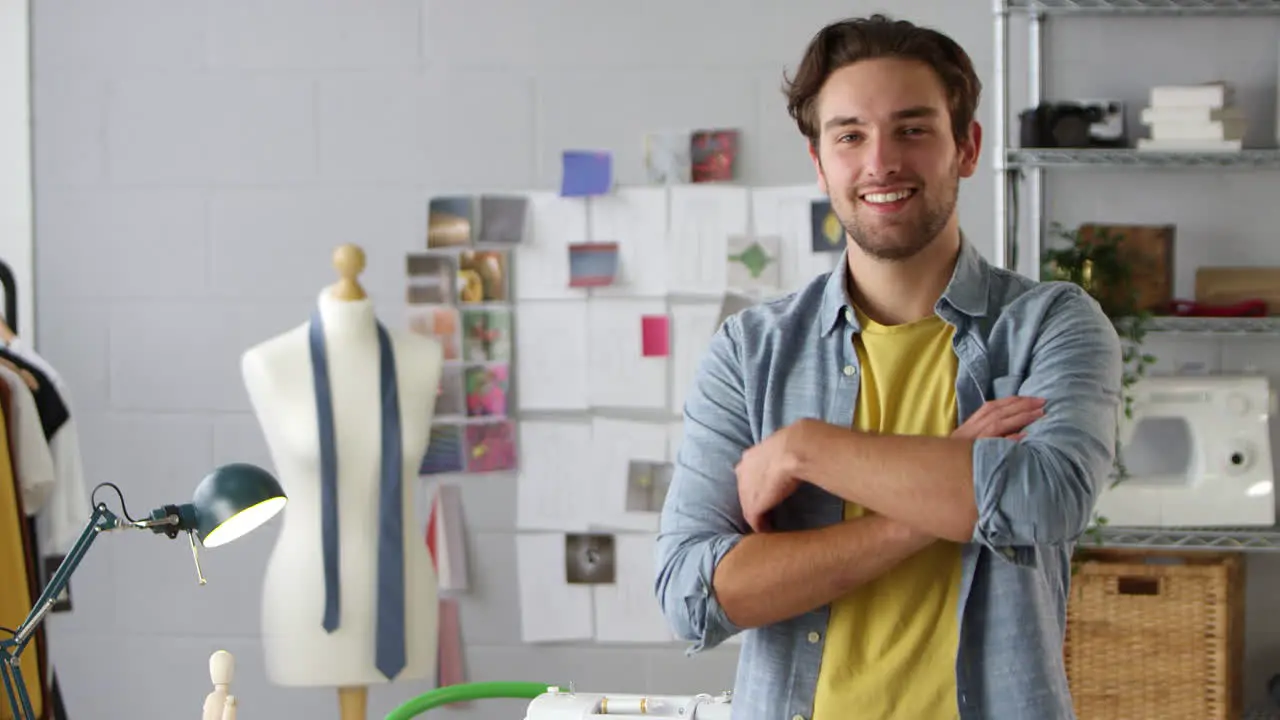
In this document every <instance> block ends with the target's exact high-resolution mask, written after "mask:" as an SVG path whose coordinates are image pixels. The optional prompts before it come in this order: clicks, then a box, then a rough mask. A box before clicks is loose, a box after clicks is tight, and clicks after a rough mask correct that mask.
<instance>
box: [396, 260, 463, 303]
mask: <svg viewBox="0 0 1280 720" xmlns="http://www.w3.org/2000/svg"><path fill="white" fill-rule="evenodd" d="M405 270H406V273H407V275H408V276H409V287H408V289H407V291H406V293H405V302H407V303H409V304H410V305H449V304H452V303H454V302H456V301H457V297H458V263H457V260H456V259H455V258H454V257H452V256H450V255H443V254H432V253H414V254H411V255H409V256H408V257H407V258H406V259H405Z"/></svg>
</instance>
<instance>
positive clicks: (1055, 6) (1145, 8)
mask: <svg viewBox="0 0 1280 720" xmlns="http://www.w3.org/2000/svg"><path fill="white" fill-rule="evenodd" d="M1003 9H1004V10H1005V11H1007V12H1022V13H1039V14H1044V15H1192V16H1197V15H1199V16H1203V15H1218V16H1236V17H1239V16H1258V15H1280V2H1277V1H1276V0H1005V2H1004V3H1003Z"/></svg>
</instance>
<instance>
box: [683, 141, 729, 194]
mask: <svg viewBox="0 0 1280 720" xmlns="http://www.w3.org/2000/svg"><path fill="white" fill-rule="evenodd" d="M689 156H690V161H691V162H692V164H693V168H692V171H691V175H692V180H693V182H696V183H704V182H725V181H728V180H732V179H733V178H734V176H735V175H736V173H737V164H738V131H737V130H699V131H697V132H695V133H693V135H692V137H691V139H690V143H689Z"/></svg>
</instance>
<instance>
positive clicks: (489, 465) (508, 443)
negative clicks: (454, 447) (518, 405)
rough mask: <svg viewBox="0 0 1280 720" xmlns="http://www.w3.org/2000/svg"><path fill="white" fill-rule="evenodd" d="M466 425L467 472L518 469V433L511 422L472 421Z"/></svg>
mask: <svg viewBox="0 0 1280 720" xmlns="http://www.w3.org/2000/svg"><path fill="white" fill-rule="evenodd" d="M465 427H466V435H467V449H466V454H467V472H469V473H481V472H502V471H505V470H515V469H516V433H515V430H514V428H513V427H512V424H511V423H510V422H508V421H505V420H503V421H500V422H486V423H470V424H468V425H466V426H465Z"/></svg>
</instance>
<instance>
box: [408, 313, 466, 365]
mask: <svg viewBox="0 0 1280 720" xmlns="http://www.w3.org/2000/svg"><path fill="white" fill-rule="evenodd" d="M405 314H406V316H407V318H408V324H409V331H410V332H415V333H418V334H419V335H426V336H427V337H429V338H435V340H436V341H437V342H439V343H440V345H441V347H442V348H443V350H444V359H445V360H457V359H458V358H459V357H460V353H459V339H458V309H457V308H455V307H453V306H451V305H410V306H409V307H408V309H407V310H406V311H405Z"/></svg>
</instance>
